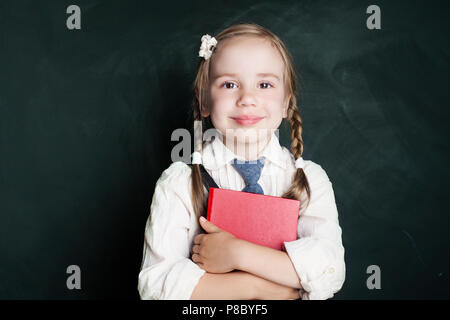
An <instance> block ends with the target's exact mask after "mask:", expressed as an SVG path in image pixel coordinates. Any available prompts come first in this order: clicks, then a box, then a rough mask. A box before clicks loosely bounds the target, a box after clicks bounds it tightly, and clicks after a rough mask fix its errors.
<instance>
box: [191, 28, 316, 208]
mask: <svg viewBox="0 0 450 320" xmlns="http://www.w3.org/2000/svg"><path fill="white" fill-rule="evenodd" d="M237 36H255V37H261V38H264V39H267V40H269V41H270V43H271V44H272V45H273V46H274V47H275V48H276V49H278V51H279V53H280V54H281V58H282V59H283V62H284V65H285V76H284V81H285V88H286V91H287V94H290V95H291V98H290V101H289V106H288V109H287V118H286V121H287V122H288V123H289V126H290V129H291V152H292V154H293V155H294V159H297V158H299V157H301V156H302V153H303V139H302V119H301V117H300V114H299V112H298V108H297V98H296V94H297V86H298V81H297V76H296V73H295V70H294V66H293V62H292V58H291V56H290V54H289V52H288V50H287V49H286V47H285V45H284V44H283V42H282V41H281V40H280V39H279V38H278V37H277V36H276V35H275V34H273V33H272V32H270V31H269V30H267V29H265V28H264V27H262V26H260V25H257V24H254V23H242V24H235V25H232V26H230V27H228V28H226V29H225V30H223V31H222V32H220V33H219V34H218V35H217V36H215V38H216V40H217V42H218V43H217V47H216V48H214V50H216V49H217V48H220V46H221V43H222V42H223V41H224V40H225V39H230V38H233V37H237ZM213 54H214V51H213ZM210 61H211V59H207V60H205V59H203V58H201V60H200V62H199V65H198V69H197V76H196V78H195V81H194V88H193V89H194V94H195V97H194V99H193V103H192V107H193V115H194V123H197V124H198V123H200V122H199V121H201V124H202V125H201V126H200V125H195V128H194V131H195V133H196V134H195V136H196V137H198V141H194V151H197V152H200V153H202V149H203V133H204V130H207V129H208V128H210V127H213V126H212V123H211V120H210V117H206V118H204V117H203V116H202V115H201V111H202V110H204V108H205V107H206V106H207V103H208V91H207V90H208V88H209V70H210ZM200 131H201V132H200ZM191 176H192V195H191V197H192V203H193V208H194V211H195V213H196V215H197V216H198V217H199V216H201V215H205V213H206V208H207V194H206V193H205V192H204V189H203V181H202V175H201V171H200V165H199V164H193V165H192V174H191ZM303 191H306V193H307V198H308V204H309V199H310V198H311V191H310V187H309V183H308V179H307V178H306V175H305V172H304V171H303V169H301V168H299V169H297V171H296V172H295V175H294V177H293V180H292V184H291V186H290V187H289V189H288V190H287V191H286V192H285V193H284V194H283V195H282V196H281V197H283V198H287V199H296V200H300V196H301V194H302V192H303Z"/></svg>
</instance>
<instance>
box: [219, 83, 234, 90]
mask: <svg viewBox="0 0 450 320" xmlns="http://www.w3.org/2000/svg"><path fill="white" fill-rule="evenodd" d="M230 85H231V86H233V85H236V84H235V83H233V82H224V83H223V84H222V87H223V86H225V87H226V88H227V89H234V88H232V87H230Z"/></svg>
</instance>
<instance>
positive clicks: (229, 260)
mask: <svg viewBox="0 0 450 320" xmlns="http://www.w3.org/2000/svg"><path fill="white" fill-rule="evenodd" d="M200 225H201V226H202V228H203V229H204V230H205V231H206V232H207V234H199V235H196V236H195V238H194V246H193V247H192V252H193V254H192V261H194V262H195V263H196V264H197V265H198V266H199V267H200V268H202V269H204V270H206V271H207V272H210V273H227V272H230V271H233V270H234V269H235V266H236V250H235V248H236V244H237V241H238V239H237V238H236V237H234V236H233V235H232V234H231V233H228V232H226V231H224V230H222V229H220V228H219V227H217V226H216V225H214V224H213V223H212V222H210V221H208V220H206V219H204V218H203V217H201V218H200Z"/></svg>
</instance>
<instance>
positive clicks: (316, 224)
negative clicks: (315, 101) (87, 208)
mask: <svg viewBox="0 0 450 320" xmlns="http://www.w3.org/2000/svg"><path fill="white" fill-rule="evenodd" d="M307 175H308V180H309V183H310V187H311V201H310V204H309V206H308V207H307V208H306V210H305V206H304V204H305V202H306V201H305V200H306V199H304V201H302V204H303V205H302V207H303V208H301V210H300V212H301V216H300V219H299V227H298V230H299V232H298V239H297V240H295V241H290V242H285V243H284V245H285V248H286V252H282V251H278V250H275V249H272V248H267V247H263V246H258V245H255V244H252V243H250V242H247V241H243V240H238V241H239V242H240V243H237V242H236V243H237V244H236V245H235V247H234V252H236V255H235V259H236V260H235V261H236V263H235V267H236V269H239V270H242V271H246V272H249V273H252V274H255V275H257V276H260V277H262V278H265V279H267V280H270V281H274V282H276V283H279V284H282V285H285V286H289V287H293V288H298V289H301V292H302V299H328V298H331V297H332V296H333V294H334V293H335V292H337V291H339V290H340V288H341V287H342V285H343V282H344V279H345V262H344V247H343V246H342V240H341V234H342V231H341V228H340V226H339V222H338V213H337V208H336V203H335V198H334V192H333V189H332V184H331V182H330V181H329V179H328V176H327V175H326V173H325V171H324V170H323V169H322V168H321V167H320V166H319V165H317V164H314V163H310V164H309V166H308V170H307ZM302 209H303V210H302ZM302 211H303V213H302Z"/></svg>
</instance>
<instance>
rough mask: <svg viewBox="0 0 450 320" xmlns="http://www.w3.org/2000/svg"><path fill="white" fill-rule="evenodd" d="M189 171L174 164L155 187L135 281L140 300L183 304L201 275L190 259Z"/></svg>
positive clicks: (179, 163) (190, 211)
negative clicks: (178, 301) (179, 302)
mask: <svg viewBox="0 0 450 320" xmlns="http://www.w3.org/2000/svg"><path fill="white" fill-rule="evenodd" d="M190 173H191V168H190V167H189V166H187V165H186V164H185V163H183V162H180V161H179V162H174V163H172V164H171V166H170V167H169V168H168V169H166V170H165V171H164V172H163V174H162V175H161V177H160V178H159V180H158V181H157V183H156V187H155V191H154V194H153V198H152V204H151V207H150V215H149V217H148V219H147V223H146V226H145V234H144V249H143V258H142V264H141V270H140V272H139V279H138V291H139V295H140V298H141V299H143V300H148V299H158V300H187V299H190V297H191V295H192V292H193V290H194V288H195V286H196V285H197V283H198V281H199V280H200V278H201V277H202V276H203V274H204V273H205V270H203V269H201V268H200V267H199V266H198V265H197V264H195V263H194V262H193V261H192V260H191V259H190V250H191V248H190V241H189V228H190V221H191V220H190V215H192V214H193V209H192V202H191V199H190V192H191V188H190V186H191V184H190Z"/></svg>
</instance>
